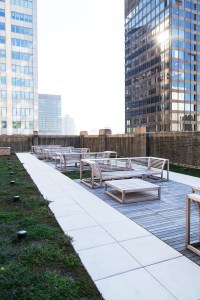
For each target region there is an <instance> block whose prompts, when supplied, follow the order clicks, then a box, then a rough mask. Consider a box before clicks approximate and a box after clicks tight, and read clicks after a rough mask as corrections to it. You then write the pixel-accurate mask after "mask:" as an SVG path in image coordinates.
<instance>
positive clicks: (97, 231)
mask: <svg viewBox="0 0 200 300" xmlns="http://www.w3.org/2000/svg"><path fill="white" fill-rule="evenodd" d="M67 234H68V235H70V236H73V241H72V243H73V246H74V248H75V249H76V250H77V251H79V250H84V249H88V248H94V247H97V246H101V245H106V244H112V243H116V241H115V240H114V239H113V238H112V237H111V236H110V235H109V234H108V233H107V232H106V231H105V230H104V229H103V228H102V227H101V226H94V227H89V228H88V227H87V228H82V229H78V230H73V231H68V232H67Z"/></svg>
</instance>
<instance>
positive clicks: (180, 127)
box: [125, 0, 200, 133]
mask: <svg viewBox="0 0 200 300" xmlns="http://www.w3.org/2000/svg"><path fill="white" fill-rule="evenodd" d="M125 122H126V123H125V128H126V133H132V132H134V128H136V127H141V126H145V127H146V130H147V132H155V131H200V1H196V0H193V1H186V0H165V1H160V0H151V1H149V0H140V1H136V0H125Z"/></svg>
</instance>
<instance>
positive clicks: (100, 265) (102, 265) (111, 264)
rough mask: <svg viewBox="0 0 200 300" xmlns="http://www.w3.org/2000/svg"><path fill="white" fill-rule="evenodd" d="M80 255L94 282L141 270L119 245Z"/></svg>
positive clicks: (109, 245) (92, 249) (92, 250)
mask: <svg viewBox="0 0 200 300" xmlns="http://www.w3.org/2000/svg"><path fill="white" fill-rule="evenodd" d="M78 254H79V256H80V258H81V261H82V262H83V264H84V265H85V267H86V268H87V270H88V272H89V274H90V276H91V277H92V279H93V280H94V281H95V280H99V279H103V278H106V277H110V276H113V275H117V274H120V273H123V272H127V271H130V270H134V269H138V268H141V265H140V264H139V263H138V262H137V261H136V260H135V259H134V258H133V257H132V256H131V255H130V254H129V253H128V252H127V251H125V250H124V249H123V247H121V246H120V245H119V244H117V243H115V244H108V245H104V246H99V247H95V248H90V249H86V250H82V251H78Z"/></svg>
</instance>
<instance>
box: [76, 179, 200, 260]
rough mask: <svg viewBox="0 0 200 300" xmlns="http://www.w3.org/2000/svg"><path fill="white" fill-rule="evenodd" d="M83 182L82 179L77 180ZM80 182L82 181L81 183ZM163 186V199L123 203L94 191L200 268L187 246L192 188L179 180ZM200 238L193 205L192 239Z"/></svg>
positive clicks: (92, 191)
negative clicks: (188, 195)
mask: <svg viewBox="0 0 200 300" xmlns="http://www.w3.org/2000/svg"><path fill="white" fill-rule="evenodd" d="M77 182H79V180H77ZM79 183H80V182H79ZM156 184H157V185H159V186H161V199H160V200H152V201H145V202H138V203H128V204H121V203H119V202H117V201H116V200H113V199H112V198H111V197H110V196H108V195H106V194H105V193H104V188H97V189H90V188H87V187H86V186H85V185H83V184H81V185H82V186H83V187H85V188H86V189H88V190H89V191H90V192H91V193H93V194H95V195H96V196H97V197H99V198H100V199H102V200H103V201H105V202H106V203H108V204H109V205H110V206H112V207H114V208H115V209H116V210H118V211H119V212H121V213H122V214H124V215H125V216H127V217H128V218H130V219H131V220H133V221H134V222H135V223H137V224H139V225H140V226H142V227H143V228H145V229H146V230H148V231H149V232H151V233H152V234H153V235H155V236H156V237H158V238H159V239H161V240H162V241H164V242H165V243H167V244H168V245H170V246H171V247H172V248H174V249H176V250H177V251H179V252H180V253H182V254H183V255H184V256H186V257H188V258H189V259H191V260H192V261H193V262H195V263H197V264H198V265H200V256H198V255H196V254H195V253H193V252H191V251H190V250H187V249H186V247H185V223H186V194H189V193H191V192H192V190H191V186H189V185H185V184H181V183H178V182H175V181H172V180H170V181H166V182H156ZM198 237H199V216H198V212H197V209H196V206H195V205H192V218H191V239H192V240H193V239H194V240H197V239H198Z"/></svg>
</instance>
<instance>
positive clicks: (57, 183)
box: [17, 153, 200, 300]
mask: <svg viewBox="0 0 200 300" xmlns="http://www.w3.org/2000/svg"><path fill="white" fill-rule="evenodd" d="M17 155H18V157H19V159H20V161H21V162H22V163H23V164H24V167H25V169H26V170H27V172H28V173H29V174H30V176H31V177H32V179H33V181H34V182H35V184H36V185H37V187H38V189H39V190H40V192H41V194H42V195H43V196H44V198H45V199H48V200H49V201H52V202H51V203H50V205H49V207H50V209H51V210H52V212H53V213H54V215H55V217H56V219H57V221H58V223H59V224H60V226H61V228H62V230H63V231H64V232H65V233H66V234H68V235H70V236H71V237H72V238H73V246H74V249H75V250H76V252H77V253H78V254H79V256H80V259H81V261H82V263H83V264H84V266H85V268H86V269H87V271H88V273H89V274H90V276H91V277H92V279H93V281H94V282H95V284H96V286H97V288H98V289H99V291H100V293H101V294H102V296H103V298H104V299H105V300H118V299H119V300H122V299H123V300H129V299H130V300H138V299H146V300H151V299H152V300H162V299H166V300H170V299H180V300H182V299H184V300H199V299H200V268H199V266H197V265H196V264H195V263H193V262H192V261H190V260H189V259H187V258H186V257H184V256H182V255H181V254H180V253H179V252H177V251H176V250H174V249H173V248H171V247H170V246H168V245H167V244H165V243H164V242H162V241H161V240H159V239H158V238H156V237H155V236H153V235H152V234H151V233H149V232H148V231H146V230H145V229H143V228H142V227H140V226H139V225H137V224H136V223H134V222H133V221H132V220H130V219H128V218H127V217H126V216H124V215H122V214H121V213H120V212H118V211H116V210H115V209H114V208H112V207H110V206H109V205H108V204H106V203H104V202H103V201H102V200H100V199H99V198H98V197H96V196H95V195H93V194H92V193H90V192H88V191H87V190H86V189H85V188H83V187H82V186H80V185H79V184H77V183H75V182H74V181H73V180H71V179H69V178H68V177H66V176H65V175H63V174H61V173H60V172H58V171H56V170H55V169H53V168H52V167H50V166H49V165H47V164H46V163H44V162H42V161H40V160H38V159H37V158H35V157H34V156H33V155H31V154H28V153H19V154H17ZM174 174H175V173H173V174H171V173H170V178H171V179H173V180H176V179H175V178H174V177H173V176H175V175H174ZM185 176H186V175H181V174H178V177H180V180H183V181H184V180H186V182H187V184H191V185H192V186H193V185H195V186H197V185H198V182H200V180H199V179H198V180H197V179H196V178H194V181H192V179H191V178H192V177H190V176H186V177H185ZM172 177H173V178H172ZM175 177H176V176H175ZM178 177H177V178H178ZM189 180H190V181H189ZM180 182H181V181H180ZM183 183H185V182H183ZM199 185H200V184H199Z"/></svg>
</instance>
